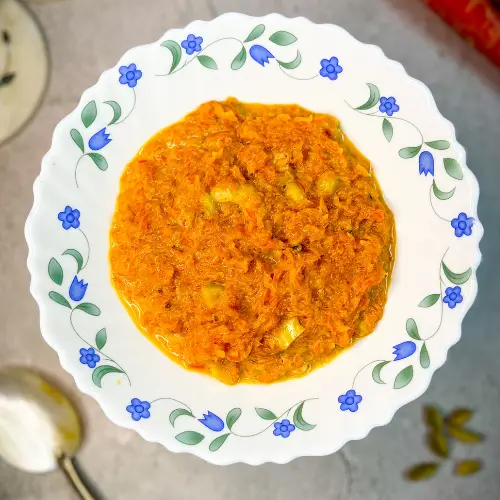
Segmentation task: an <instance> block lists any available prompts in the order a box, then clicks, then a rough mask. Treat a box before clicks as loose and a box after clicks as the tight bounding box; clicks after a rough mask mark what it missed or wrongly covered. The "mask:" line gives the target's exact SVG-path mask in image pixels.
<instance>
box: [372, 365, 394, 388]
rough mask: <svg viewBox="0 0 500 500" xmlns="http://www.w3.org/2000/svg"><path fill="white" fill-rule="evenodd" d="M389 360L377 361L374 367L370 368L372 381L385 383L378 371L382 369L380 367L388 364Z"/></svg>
mask: <svg viewBox="0 0 500 500" xmlns="http://www.w3.org/2000/svg"><path fill="white" fill-rule="evenodd" d="M389 363H390V361H381V362H380V363H377V364H376V365H375V367H374V368H373V370H372V379H373V381H374V382H376V383H377V384H385V382H384V381H383V380H382V377H381V376H380V372H381V371H382V368H383V367H384V366H385V365H387V364H389Z"/></svg>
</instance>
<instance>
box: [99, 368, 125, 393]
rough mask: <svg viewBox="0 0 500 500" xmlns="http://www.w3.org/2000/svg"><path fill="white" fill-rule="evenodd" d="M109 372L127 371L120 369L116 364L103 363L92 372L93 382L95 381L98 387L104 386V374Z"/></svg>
mask: <svg viewBox="0 0 500 500" xmlns="http://www.w3.org/2000/svg"><path fill="white" fill-rule="evenodd" d="M108 373H125V372H124V371H123V370H120V369H119V368H116V367H115V366H111V365H101V366H98V367H97V368H96V369H95V370H94V371H93V372H92V382H94V384H95V385H97V387H100V388H102V379H103V377H104V375H107V374H108Z"/></svg>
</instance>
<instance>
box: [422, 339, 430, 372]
mask: <svg viewBox="0 0 500 500" xmlns="http://www.w3.org/2000/svg"><path fill="white" fill-rule="evenodd" d="M430 364H431V360H430V358H429V351H428V350H427V345H426V344H425V342H424V343H423V344H422V349H420V366H421V367H422V368H429V366H430Z"/></svg>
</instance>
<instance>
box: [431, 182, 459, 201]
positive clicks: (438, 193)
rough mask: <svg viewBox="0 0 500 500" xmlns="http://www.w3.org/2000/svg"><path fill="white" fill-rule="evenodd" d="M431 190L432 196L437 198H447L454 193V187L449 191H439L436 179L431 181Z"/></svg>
mask: <svg viewBox="0 0 500 500" xmlns="http://www.w3.org/2000/svg"><path fill="white" fill-rule="evenodd" d="M432 191H433V193H434V196H435V197H436V198H437V199H438V200H443V201H444V200H449V199H450V198H451V197H452V196H453V195H454V194H455V188H453V189H452V190H451V191H441V190H440V189H439V188H438V187H437V184H436V181H432Z"/></svg>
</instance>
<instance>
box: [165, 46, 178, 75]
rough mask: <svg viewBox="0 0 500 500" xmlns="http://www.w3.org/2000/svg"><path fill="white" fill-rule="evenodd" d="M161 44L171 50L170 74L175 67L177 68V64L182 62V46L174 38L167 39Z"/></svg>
mask: <svg viewBox="0 0 500 500" xmlns="http://www.w3.org/2000/svg"><path fill="white" fill-rule="evenodd" d="M161 46H162V47H165V48H167V49H168V50H170V53H171V54H172V64H171V66H170V71H169V72H168V73H169V74H170V73H172V71H174V69H175V68H177V66H178V65H179V63H180V62H181V56H182V50H181V46H180V45H179V44H178V43H177V42H174V41H173V40H167V41H165V42H163V43H162V44H161Z"/></svg>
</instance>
